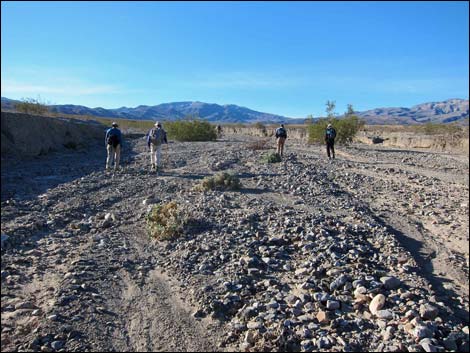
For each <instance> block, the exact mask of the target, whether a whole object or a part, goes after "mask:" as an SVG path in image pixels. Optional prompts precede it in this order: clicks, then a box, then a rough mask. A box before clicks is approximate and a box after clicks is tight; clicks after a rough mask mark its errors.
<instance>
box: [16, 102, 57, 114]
mask: <svg viewBox="0 0 470 353" xmlns="http://www.w3.org/2000/svg"><path fill="white" fill-rule="evenodd" d="M15 109H16V111H17V112H20V113H25V114H38V115H40V114H45V113H47V112H48V111H49V108H48V107H47V105H46V103H45V102H42V101H41V99H40V98H38V99H34V98H23V99H22V100H21V102H19V103H16V105H15Z"/></svg>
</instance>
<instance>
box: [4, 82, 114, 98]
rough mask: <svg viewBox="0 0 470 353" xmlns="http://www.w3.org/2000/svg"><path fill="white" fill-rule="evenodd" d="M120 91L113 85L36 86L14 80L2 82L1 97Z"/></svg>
mask: <svg viewBox="0 0 470 353" xmlns="http://www.w3.org/2000/svg"><path fill="white" fill-rule="evenodd" d="M121 91H122V90H121V89H120V88H119V87H117V86H113V85H93V84H89V85H88V84H84V83H76V82H74V83H70V84H67V83H52V84H36V83H28V82H19V81H14V80H7V81H2V95H4V96H5V95H8V94H23V95H31V94H34V95H37V94H62V95H67V96H82V95H91V94H110V93H120V92H121Z"/></svg>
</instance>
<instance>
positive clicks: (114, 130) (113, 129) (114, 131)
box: [104, 127, 122, 146]
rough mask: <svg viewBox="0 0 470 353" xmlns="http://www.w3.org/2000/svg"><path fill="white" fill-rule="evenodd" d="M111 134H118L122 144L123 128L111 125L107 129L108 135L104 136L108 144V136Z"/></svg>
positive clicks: (105, 142)
mask: <svg viewBox="0 0 470 353" xmlns="http://www.w3.org/2000/svg"><path fill="white" fill-rule="evenodd" d="M111 135H116V136H117V137H118V139H119V144H120V145H121V146H122V135H121V130H119V129H118V128H115V127H111V128H109V129H108V130H106V136H105V137H104V144H105V145H107V144H108V137H109V136H111Z"/></svg>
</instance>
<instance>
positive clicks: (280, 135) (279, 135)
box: [276, 124, 287, 157]
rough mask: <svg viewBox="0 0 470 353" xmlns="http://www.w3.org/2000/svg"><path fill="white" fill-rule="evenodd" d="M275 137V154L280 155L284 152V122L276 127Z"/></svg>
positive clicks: (285, 135) (285, 133)
mask: <svg viewBox="0 0 470 353" xmlns="http://www.w3.org/2000/svg"><path fill="white" fill-rule="evenodd" d="M276 139H277V154H278V155H280V156H281V157H282V155H283V154H284V143H285V142H286V139H287V131H286V129H285V128H284V124H281V126H280V127H278V128H277V129H276Z"/></svg>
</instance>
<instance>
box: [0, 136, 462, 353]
mask: <svg viewBox="0 0 470 353" xmlns="http://www.w3.org/2000/svg"><path fill="white" fill-rule="evenodd" d="M256 140H257V138H256V137H241V136H229V137H225V138H224V139H222V140H220V141H217V142H213V143H201V142H198V143H170V144H169V145H168V146H164V147H165V148H164V151H163V154H164V156H165V164H164V167H165V169H164V172H163V173H160V174H159V175H156V174H154V173H150V171H149V156H148V154H147V149H146V145H145V142H144V140H143V139H142V138H134V139H132V140H130V139H128V144H127V146H126V149H125V150H124V151H123V157H122V160H123V163H122V164H123V168H122V170H121V171H119V172H117V173H115V174H112V173H111V174H106V173H105V171H104V162H105V155H104V151H103V150H102V149H101V148H100V147H99V146H98V147H96V148H94V149H90V150H78V151H66V152H64V153H53V154H50V155H47V156H41V157H39V158H36V159H32V160H29V161H9V160H3V161H2V192H1V211H2V212H1V220H2V225H1V228H2V264H1V281H2V283H1V284H2V290H1V296H2V297H1V321H2V333H1V338H2V339H1V347H2V351H32V350H35V351H38V350H41V351H84V350H87V351H224V350H225V351H234V350H241V351H267V350H284V351H318V350H320V351H427V352H433V351H457V350H459V351H468V350H469V332H468V321H469V304H468V288H469V285H468V271H469V250H468V245H469V233H468V229H469V224H468V198H469V189H468V181H469V180H468V175H469V169H468V168H469V161H468V157H467V156H459V155H449V154H443V153H432V152H422V151H412V150H397V149H387V148H383V147H379V146H376V145H374V146H366V145H359V144H358V145H353V146H349V147H341V146H340V147H337V158H336V159H335V160H334V161H332V162H329V161H328V160H326V158H325V151H324V149H323V147H320V146H306V145H304V144H300V143H295V142H293V141H288V143H287V146H286V148H287V151H286V155H285V157H284V161H283V162H282V163H277V164H264V163H261V162H260V157H261V156H262V155H263V154H265V153H267V150H253V149H250V148H247V147H249V146H253V141H256ZM219 171H231V172H234V173H237V175H238V176H239V177H240V179H241V182H242V188H241V190H239V191H208V192H201V191H196V190H194V186H195V185H196V184H198V183H199V182H200V181H201V180H202V178H203V177H205V176H209V175H213V174H215V173H217V172H219ZM168 201H176V202H177V204H178V207H179V208H180V209H182V210H184V211H185V212H186V213H187V214H189V215H190V216H191V219H192V220H193V222H192V224H191V226H190V227H188V228H187V229H186V232H185V234H184V235H183V236H181V237H179V238H178V239H176V240H173V241H165V242H157V241H154V240H152V239H149V237H148V235H147V233H146V221H145V217H146V214H147V212H148V210H149V208H150V207H151V205H153V204H159V203H165V202H168Z"/></svg>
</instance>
